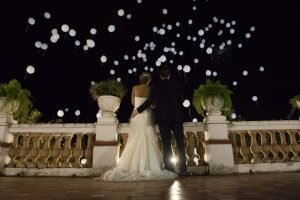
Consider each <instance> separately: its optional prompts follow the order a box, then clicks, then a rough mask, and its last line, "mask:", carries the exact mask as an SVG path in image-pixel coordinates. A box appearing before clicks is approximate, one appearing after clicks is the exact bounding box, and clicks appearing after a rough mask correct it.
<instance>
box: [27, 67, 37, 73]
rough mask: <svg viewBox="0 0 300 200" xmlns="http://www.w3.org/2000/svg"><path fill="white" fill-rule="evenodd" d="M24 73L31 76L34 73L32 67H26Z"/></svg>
mask: <svg viewBox="0 0 300 200" xmlns="http://www.w3.org/2000/svg"><path fill="white" fill-rule="evenodd" d="M26 72H27V73H28V74H33V73H34V72H35V69H34V67H33V66H32V65H28V66H27V68H26Z"/></svg>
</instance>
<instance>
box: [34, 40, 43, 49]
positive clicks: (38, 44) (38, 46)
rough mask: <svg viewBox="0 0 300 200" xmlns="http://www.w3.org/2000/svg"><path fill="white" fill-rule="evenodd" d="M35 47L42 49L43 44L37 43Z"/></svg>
mask: <svg viewBox="0 0 300 200" xmlns="http://www.w3.org/2000/svg"><path fill="white" fill-rule="evenodd" d="M34 46H35V47H36V48H41V47H42V43H41V42H40V41H36V42H35V43H34Z"/></svg>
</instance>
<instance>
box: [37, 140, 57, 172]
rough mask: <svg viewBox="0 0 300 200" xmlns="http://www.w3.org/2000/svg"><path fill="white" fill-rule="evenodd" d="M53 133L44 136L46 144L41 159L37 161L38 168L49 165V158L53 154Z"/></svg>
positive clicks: (41, 152)
mask: <svg viewBox="0 0 300 200" xmlns="http://www.w3.org/2000/svg"><path fill="white" fill-rule="evenodd" d="M52 137H53V136H52V135H46V136H42V140H43V141H44V146H43V148H42V150H41V151H40V159H39V160H38V161H37V166H38V168H47V167H48V158H49V157H50V156H51V147H50V142H51V138H52Z"/></svg>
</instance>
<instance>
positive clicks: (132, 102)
mask: <svg viewBox="0 0 300 200" xmlns="http://www.w3.org/2000/svg"><path fill="white" fill-rule="evenodd" d="M134 97H135V87H133V88H132V92H131V104H132V105H133V106H134Z"/></svg>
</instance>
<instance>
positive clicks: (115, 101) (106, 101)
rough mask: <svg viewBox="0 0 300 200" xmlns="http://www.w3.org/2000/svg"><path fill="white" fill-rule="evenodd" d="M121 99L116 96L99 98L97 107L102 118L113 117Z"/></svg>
mask: <svg viewBox="0 0 300 200" xmlns="http://www.w3.org/2000/svg"><path fill="white" fill-rule="evenodd" d="M120 104H121V99H120V98H119V97H116V96H109V95H104V96H99V97H98V106H99V108H100V110H101V114H102V116H103V117H115V112H116V111H117V110H118V109H119V107H120Z"/></svg>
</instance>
